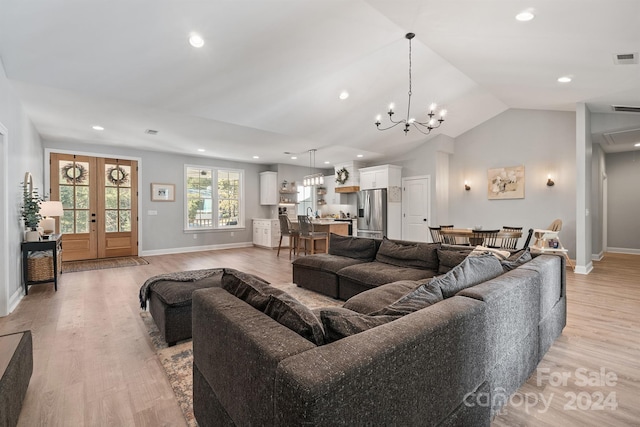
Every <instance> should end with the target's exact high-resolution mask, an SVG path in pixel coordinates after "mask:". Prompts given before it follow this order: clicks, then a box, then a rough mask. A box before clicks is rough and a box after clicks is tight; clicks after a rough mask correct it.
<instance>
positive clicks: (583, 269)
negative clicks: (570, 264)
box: [575, 261, 593, 274]
mask: <svg viewBox="0 0 640 427" xmlns="http://www.w3.org/2000/svg"><path fill="white" fill-rule="evenodd" d="M592 270H593V263H592V262H591V261H589V263H588V264H587V265H584V266H583V265H576V270H575V273H576V274H589V273H591V271H592Z"/></svg>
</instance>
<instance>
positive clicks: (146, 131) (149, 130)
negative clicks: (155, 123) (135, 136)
mask: <svg viewBox="0 0 640 427" xmlns="http://www.w3.org/2000/svg"><path fill="white" fill-rule="evenodd" d="M144 133H148V134H149V135H157V134H158V131H157V130H155V129H147V130H145V131H144Z"/></svg>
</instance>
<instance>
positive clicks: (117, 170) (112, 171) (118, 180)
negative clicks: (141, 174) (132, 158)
mask: <svg viewBox="0 0 640 427" xmlns="http://www.w3.org/2000/svg"><path fill="white" fill-rule="evenodd" d="M128 178H129V174H128V173H127V172H126V171H125V170H124V169H123V168H122V167H120V166H112V167H110V168H109V169H107V179H108V180H109V182H110V183H111V184H113V185H115V186H118V185H124V184H126V183H127V182H129V179H128Z"/></svg>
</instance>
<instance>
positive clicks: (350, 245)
mask: <svg viewBox="0 0 640 427" xmlns="http://www.w3.org/2000/svg"><path fill="white" fill-rule="evenodd" d="M329 254H331V255H337V256H343V257H349V258H355V259H361V260H364V261H373V260H374V259H375V257H376V242H375V240H373V239H367V238H364V237H350V236H341V235H339V234H335V233H331V234H330V235H329Z"/></svg>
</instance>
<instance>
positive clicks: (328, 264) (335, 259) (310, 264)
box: [293, 254, 367, 273]
mask: <svg viewBox="0 0 640 427" xmlns="http://www.w3.org/2000/svg"><path fill="white" fill-rule="evenodd" d="M365 262H367V261H365V260H364V259H358V258H349V257H344V256H340V255H332V254H313V256H304V257H300V258H297V259H296V260H295V261H293V265H295V266H297V267H304V268H306V269H309V270H317V271H328V272H330V273H337V272H338V270H340V269H343V268H345V267H348V266H350V265H356V264H362V263H365Z"/></svg>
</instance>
